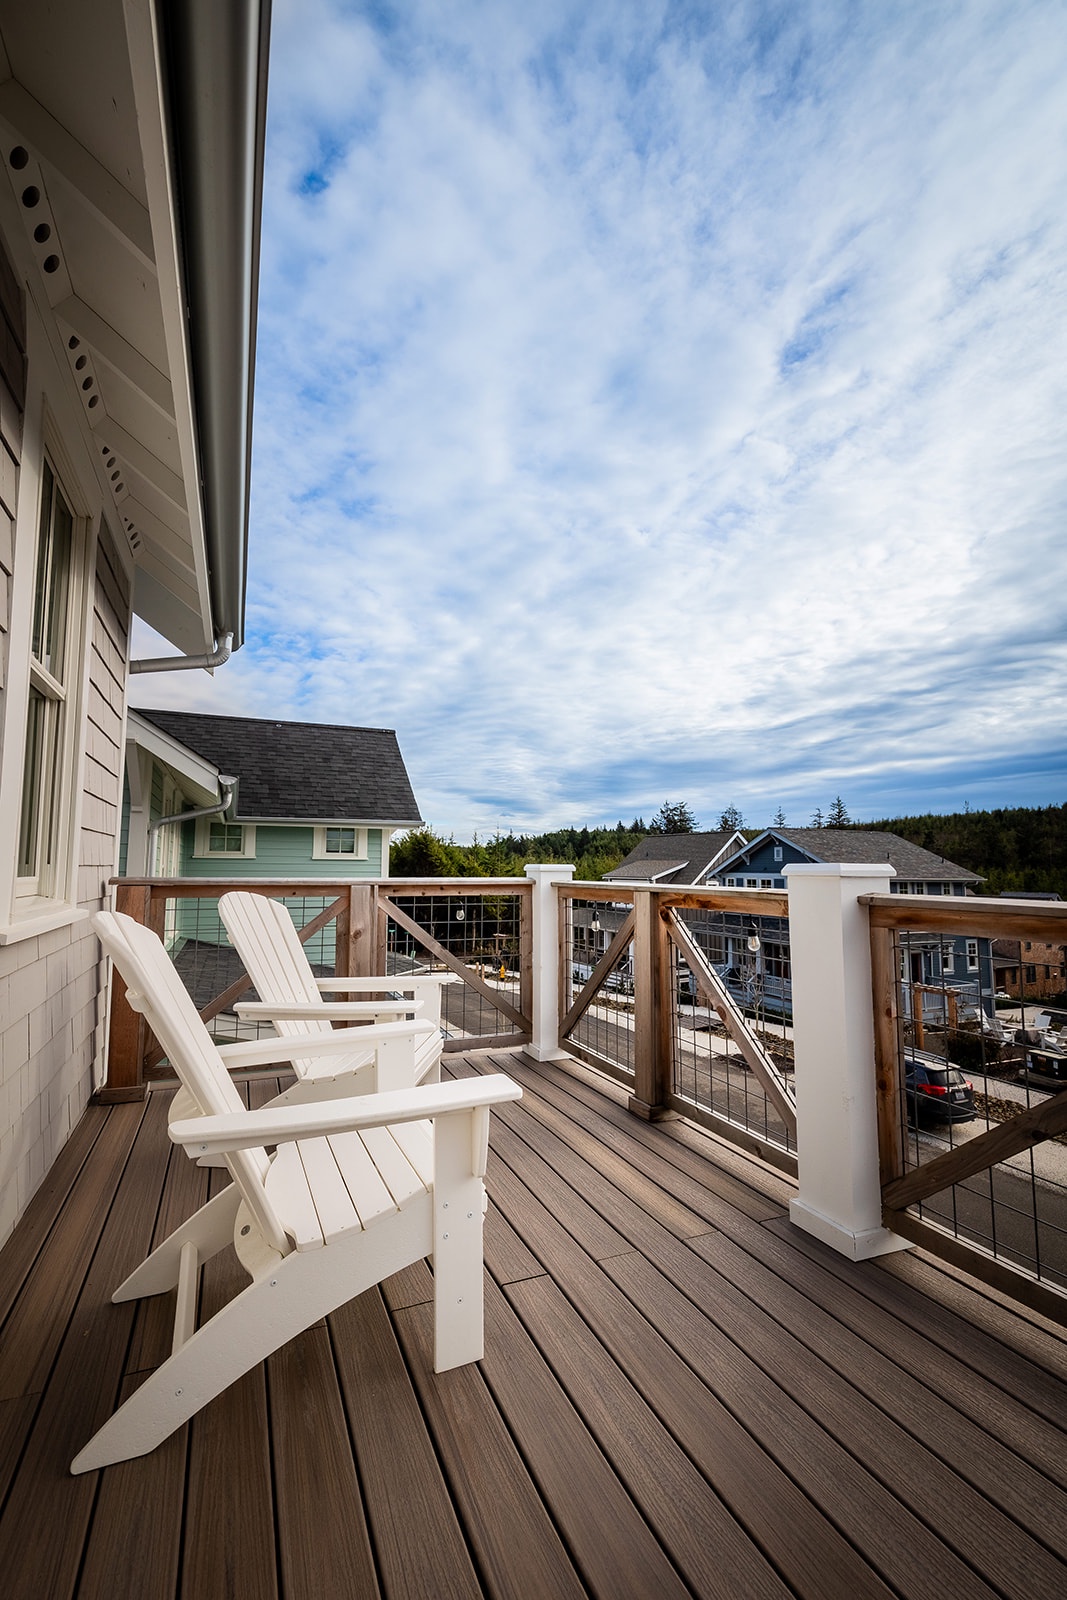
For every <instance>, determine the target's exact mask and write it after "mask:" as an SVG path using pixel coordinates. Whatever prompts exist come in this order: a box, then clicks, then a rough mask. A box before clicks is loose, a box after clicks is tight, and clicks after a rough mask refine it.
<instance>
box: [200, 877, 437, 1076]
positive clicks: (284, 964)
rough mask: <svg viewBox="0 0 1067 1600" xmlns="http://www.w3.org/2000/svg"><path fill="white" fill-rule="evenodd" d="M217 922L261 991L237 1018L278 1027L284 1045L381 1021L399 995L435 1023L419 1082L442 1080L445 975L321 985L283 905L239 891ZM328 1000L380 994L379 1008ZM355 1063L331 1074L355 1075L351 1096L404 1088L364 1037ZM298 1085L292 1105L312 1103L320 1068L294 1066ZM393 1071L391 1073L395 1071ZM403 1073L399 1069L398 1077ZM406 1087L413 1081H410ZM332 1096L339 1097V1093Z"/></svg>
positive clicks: (358, 1036) (419, 1060)
mask: <svg viewBox="0 0 1067 1600" xmlns="http://www.w3.org/2000/svg"><path fill="white" fill-rule="evenodd" d="M219 916H220V917H221V919H222V922H223V926H224V927H225V929H226V932H227V933H228V934H229V936H230V942H231V944H232V945H233V947H234V949H235V950H236V951H237V953H238V955H239V956H240V958H241V962H242V964H243V966H244V969H245V971H246V972H247V973H248V976H249V977H250V978H251V979H252V982H253V983H254V984H255V986H256V992H257V994H258V995H259V1000H258V1001H243V1002H241V1003H240V1004H239V1005H237V1006H236V1007H235V1009H236V1011H237V1014H238V1015H239V1016H241V1017H246V1018H248V1019H250V1020H252V1019H254V1020H257V1021H258V1020H260V1019H265V1020H267V1021H270V1022H272V1023H273V1024H274V1027H275V1029H276V1031H277V1033H278V1034H279V1035H280V1036H281V1037H283V1038H291V1037H296V1036H297V1035H299V1034H301V1033H303V1034H306V1035H310V1036H311V1037H313V1038H318V1037H320V1036H321V1035H323V1034H326V1035H329V1034H330V1033H331V1032H332V1031H333V1029H332V1024H333V1023H334V1022H350V1021H353V1020H356V1021H365V1020H366V1018H367V1016H368V1015H369V1014H373V1015H375V1017H376V1018H377V1019H378V1020H381V1019H382V1017H384V1016H385V1015H386V1014H388V1013H389V1012H390V1011H392V1010H393V1008H398V1007H399V1008H402V1007H403V1006H404V1002H403V1001H397V1000H394V999H388V998H385V999H383V998H381V997H383V996H392V995H395V994H397V993H402V994H404V995H410V996H411V999H410V1000H409V1001H408V1002H407V1007H406V1009H407V1010H408V1011H409V1012H412V1011H416V1010H417V1011H418V1012H419V1016H420V1020H423V1021H426V1022H429V1023H430V1024H431V1025H432V1028H433V1032H431V1033H426V1034H424V1035H422V1037H420V1038H418V1039H417V1040H416V1042H415V1064H414V1074H415V1075H414V1082H416V1083H424V1082H427V1081H433V1082H436V1081H437V1080H438V1079H439V1078H440V1076H441V987H442V985H443V984H445V983H447V982H449V981H450V980H449V977H448V975H447V974H444V973H403V974H396V975H392V976H389V977H384V978H383V977H370V978H316V976H315V974H314V972H313V971H312V970H311V964H310V962H309V961H308V958H307V953H306V951H305V950H304V947H303V945H302V944H301V943H300V940H299V938H298V937H297V931H296V928H295V926H294V924H293V919H292V917H291V916H290V915H289V913H288V911H287V910H286V909H285V907H284V905H282V904H281V903H280V902H279V901H277V900H271V899H268V897H267V896H266V895H262V894H250V893H248V892H247V891H240V890H235V891H233V892H232V893H230V894H224V895H223V896H222V899H221V900H220V901H219ZM325 994H346V995H356V994H364V995H369V994H375V995H377V996H379V998H378V999H377V1000H374V1001H370V1000H343V1001H326V1000H325V999H324V998H323V996H324V995H325ZM348 1039H349V1045H350V1047H351V1052H352V1059H351V1062H350V1063H348V1065H347V1067H343V1066H342V1065H341V1064H340V1063H338V1064H336V1065H334V1066H333V1067H332V1068H331V1069H330V1071H331V1074H332V1076H334V1077H335V1078H336V1076H337V1075H338V1073H340V1072H343V1071H346V1070H347V1071H349V1072H351V1073H352V1074H353V1075H354V1081H353V1084H352V1089H351V1092H352V1093H355V1094H364V1093H368V1092H373V1091H374V1090H377V1089H383V1088H401V1087H405V1085H404V1084H402V1083H400V1082H399V1081H397V1079H396V1076H395V1072H394V1074H393V1076H392V1077H391V1078H390V1080H389V1081H388V1082H386V1081H385V1080H384V1078H383V1073H382V1068H381V1067H380V1066H375V1065H374V1064H372V1063H371V1061H370V1051H369V1048H368V1046H369V1044H370V1039H369V1037H368V1036H365V1035H364V1033H363V1030H362V1029H361V1030H359V1032H355V1033H354V1032H353V1031H352V1030H348ZM294 1067H295V1070H296V1072H297V1074H298V1078H299V1079H301V1080H303V1083H298V1084H297V1085H295V1086H294V1088H293V1089H291V1090H289V1091H288V1098H289V1099H290V1101H300V1100H304V1099H307V1098H309V1094H310V1093H313V1092H314V1077H315V1075H316V1073H317V1072H318V1071H320V1070H321V1069H320V1068H317V1067H315V1066H311V1067H308V1066H306V1065H305V1063H303V1062H302V1061H297V1062H295V1063H294ZM391 1070H393V1069H391ZM402 1070H404V1069H403V1068H402V1067H401V1066H398V1067H397V1068H396V1069H395V1071H402ZM407 1081H408V1082H410V1081H412V1080H411V1079H410V1078H409V1079H408V1080H407ZM332 1092H333V1093H337V1092H339V1091H338V1090H337V1089H334V1090H333V1091H332Z"/></svg>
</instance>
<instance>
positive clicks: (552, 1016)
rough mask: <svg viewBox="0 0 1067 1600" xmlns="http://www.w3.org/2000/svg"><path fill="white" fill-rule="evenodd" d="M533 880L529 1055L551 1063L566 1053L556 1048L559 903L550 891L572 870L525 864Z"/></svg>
mask: <svg viewBox="0 0 1067 1600" xmlns="http://www.w3.org/2000/svg"><path fill="white" fill-rule="evenodd" d="M526 876H527V877H528V878H532V879H533V886H534V887H533V1033H532V1035H531V1038H530V1054H531V1055H532V1056H533V1057H534V1059H535V1060H537V1061H553V1060H556V1059H558V1058H559V1057H560V1056H565V1055H566V1054H567V1052H566V1051H565V1050H561V1049H560V1047H559V968H560V952H559V902H558V900H557V898H556V892H555V889H554V888H553V885H554V884H557V883H570V882H571V880H572V879H573V877H574V868H573V867H560V866H545V865H540V866H535V865H530V864H529V863H528V864H527V867H526Z"/></svg>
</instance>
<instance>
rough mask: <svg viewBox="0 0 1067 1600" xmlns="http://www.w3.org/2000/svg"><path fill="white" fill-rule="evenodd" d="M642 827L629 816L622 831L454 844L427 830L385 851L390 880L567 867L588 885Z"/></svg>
mask: <svg viewBox="0 0 1067 1600" xmlns="http://www.w3.org/2000/svg"><path fill="white" fill-rule="evenodd" d="M648 831H649V830H648V828H647V827H646V825H645V823H644V822H643V821H642V819H641V818H640V817H635V818H634V821H633V823H632V824H631V826H630V827H629V828H627V827H626V826H625V825H624V824H623V823H621V822H619V823H617V824H616V825H615V827H614V828H559V829H557V830H556V831H555V832H554V833H536V834H512V833H509V834H498V835H497V836H496V837H495V838H493V839H490V840H488V841H486V843H484V844H481V843H479V842H478V840H477V839H476V840H475V842H474V844H454V843H453V842H452V840H451V839H442V838H441V837H440V836H439V835H438V834H436V833H434V831H433V829H432V828H419V829H417V830H416V831H415V832H414V833H409V834H407V835H406V837H405V838H403V839H398V840H397V841H396V843H395V844H394V845H393V847H392V849H391V850H390V852H389V871H390V873H391V874H392V876H393V877H394V878H521V877H522V875H523V873H524V872H525V870H526V863H527V862H528V861H562V862H573V863H574V866H575V874H574V875H575V877H576V878H578V879H579V880H581V881H582V882H586V883H589V882H592V881H594V880H595V879H597V878H600V877H603V875H604V873H605V872H610V871H611V869H612V867H617V866H618V864H619V862H620V861H621V860H622V859H623V857H624V856H628V855H629V853H630V851H631V850H632V849H633V847H634V845H635V844H637V843H638V841H639V840H641V839H643V838H644V836H645V834H646V833H647V832H648Z"/></svg>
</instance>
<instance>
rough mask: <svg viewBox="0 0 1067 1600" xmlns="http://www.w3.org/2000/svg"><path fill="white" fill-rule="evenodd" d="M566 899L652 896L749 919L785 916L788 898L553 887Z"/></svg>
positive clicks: (634, 887) (679, 889)
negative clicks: (739, 912)
mask: <svg viewBox="0 0 1067 1600" xmlns="http://www.w3.org/2000/svg"><path fill="white" fill-rule="evenodd" d="M553 888H554V889H555V891H556V893H557V895H559V896H560V897H561V898H564V899H567V900H602V901H608V902H611V903H614V904H616V905H630V904H631V903H632V901H633V897H634V895H635V894H644V893H649V894H654V895H656V897H657V898H658V899H660V900H662V901H663V903H664V904H665V905H669V906H674V907H676V908H681V909H682V910H698V909H699V908H700V907H702V906H703V907H707V908H708V909H709V910H712V911H741V912H744V913H747V914H749V915H752V916H761V917H788V915H789V895H788V894H787V892H786V891H785V890H784V889H724V888H722V887H720V886H719V885H716V886H715V887H714V888H713V887H711V886H708V887H706V888H705V887H703V886H699V885H698V886H696V887H694V886H693V885H692V884H687V883H603V882H599V883H575V882H574V881H573V880H572V881H570V882H567V883H556V884H553Z"/></svg>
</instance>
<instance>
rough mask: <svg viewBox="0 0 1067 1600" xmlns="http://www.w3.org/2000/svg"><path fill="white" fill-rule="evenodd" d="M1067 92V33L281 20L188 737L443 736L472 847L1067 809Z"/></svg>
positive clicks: (428, 15) (804, 21) (293, 6)
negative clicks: (487, 833) (589, 830)
mask: <svg viewBox="0 0 1067 1600" xmlns="http://www.w3.org/2000/svg"><path fill="white" fill-rule="evenodd" d="M1065 68H1067V33H1065V31H1064V29H1063V27H1062V14H1061V13H1060V12H1059V8H1058V7H1055V6H1049V5H1048V4H1047V3H1042V0H1038V3H1034V4H1030V5H1027V4H1025V3H1020V0H1011V3H1009V0H986V3H975V0H971V3H968V4H967V5H963V6H946V7H935V8H931V7H929V6H927V5H925V4H919V3H915V4H908V3H903V4H897V5H894V6H892V7H856V6H852V5H849V4H846V3H844V0H823V3H819V0H807V3H805V4H803V5H800V6H797V5H786V4H775V3H772V0H752V3H738V4H735V5H733V6H724V7H706V6H703V5H693V6H688V7H687V6H684V5H676V4H668V3H663V4H659V5H656V4H648V3H644V0H642V3H638V0H633V3H631V4H626V3H620V0H611V3H610V4H609V3H607V0H602V3H585V4H582V5H578V4H576V3H575V4H571V3H563V0H555V3H553V4H542V5H540V6H538V7H536V8H534V7H529V6H521V5H519V4H517V3H516V4H514V5H512V4H500V3H499V0H494V3H488V0H486V3H482V4H474V3H471V4H462V3H460V0H453V3H446V4H442V3H439V0H436V3H433V4H431V3H429V0H425V3H417V0H416V3H411V4H406V5H405V6H403V7H395V8H390V7H388V6H383V5H372V4H366V5H359V4H357V5H351V4H342V3H340V0H338V3H334V4H331V3H329V0H301V3H300V4H297V3H296V0H288V3H286V0H281V3H279V0H276V3H275V37H274V45H273V53H272V85H271V93H272V107H271V124H270V141H269V152H268V173H267V202H266V227H265V239H264V262H263V307H262V314H261V340H260V358H259V372H258V392H257V433H256V460H255V489H254V513H253V532H252V546H251V560H250V570H251V582H250V588H249V622H250V627H249V643H248V645H247V646H246V648H245V649H244V650H243V651H242V652H241V653H240V654H239V656H238V657H237V658H235V661H234V663H233V664H232V665H231V666H230V667H228V668H227V669H226V670H225V672H224V673H222V674H220V675H219V676H218V677H217V678H216V680H215V682H214V684H213V685H211V686H207V685H204V684H200V685H197V686H190V685H188V684H187V683H186V684H183V685H182V687H181V691H180V694H181V697H182V699H183V700H184V701H185V703H189V700H190V699H196V698H197V697H199V703H200V704H202V705H203V706H204V707H205V708H210V707H214V708H216V709H226V710H232V711H241V710H243V711H246V712H248V713H249V714H252V715H255V714H258V713H260V712H270V713H279V712H283V713H286V714H288V715H291V716H294V717H306V718H308V719H311V720H323V721H331V720H332V721H350V722H364V723H370V724H385V725H389V726H395V727H396V728H397V729H398V731H399V734H400V738H401V744H402V748H403V749H404V752H405V755H406V758H407V761H408V765H409V768H410V770H411V773H412V777H413V781H414V784H415V789H416V793H417V795H418V796H419V799H420V802H421V804H422V808H423V811H424V813H425V814H426V815H427V816H428V817H430V818H431V819H433V820H434V821H435V822H437V823H439V824H441V825H443V826H445V827H446V828H454V829H455V830H456V832H457V834H460V835H462V834H468V833H469V832H470V831H471V830H472V829H474V828H478V829H479V830H482V831H484V830H486V829H491V828H492V827H494V826H497V825H503V826H505V827H506V826H509V825H515V826H517V827H522V826H526V825H532V824H537V823H541V822H551V821H556V822H560V821H581V820H583V819H589V820H592V819H593V818H594V817H605V818H610V819H612V820H614V818H615V817H616V816H625V817H627V818H628V817H629V816H630V815H632V814H633V812H634V811H635V810H640V811H644V812H645V813H646V814H648V813H649V812H651V811H652V810H654V809H655V807H656V805H657V804H658V803H659V801H660V800H662V799H663V798H664V797H665V796H667V795H670V796H672V797H673V796H678V797H682V796H683V795H684V797H685V798H687V799H688V800H689V801H690V803H691V804H692V805H693V806H694V809H695V810H696V811H697V814H698V816H700V817H701V818H702V819H703V820H705V821H710V820H712V819H713V816H714V814H716V813H717V811H718V810H719V809H721V807H722V806H723V805H724V804H725V803H726V802H727V801H734V802H736V803H737V804H739V805H741V806H742V808H743V809H744V810H745V812H746V814H747V815H749V816H750V817H751V818H752V819H753V820H756V821H763V820H766V818H768V817H769V815H770V813H771V812H772V811H773V810H774V809H775V807H776V806H777V805H778V804H779V803H782V804H783V805H784V806H785V808H786V810H787V812H789V813H790V814H791V815H792V816H793V817H794V819H795V820H800V818H801V817H802V816H803V815H804V814H805V813H806V812H807V811H810V809H811V808H812V806H813V805H814V804H815V803H818V802H821V803H823V804H824V805H825V803H826V801H827V799H828V798H830V797H832V795H833V794H834V793H836V792H838V791H840V792H841V793H843V794H844V795H845V796H846V798H847V799H848V800H849V802H850V804H851V805H852V808H853V810H854V812H855V811H860V812H865V813H866V814H869V815H879V814H885V813H886V812H887V811H889V810H892V809H895V808H897V807H899V806H901V805H906V806H908V807H923V808H925V807H926V806H928V805H933V806H941V807H947V806H951V805H955V804H957V803H958V804H962V802H963V800H964V799H967V800H969V801H970V802H971V803H972V804H982V803H984V802H985V801H987V800H988V801H989V802H990V803H993V802H994V801H995V802H997V803H1005V802H1009V801H1011V800H1013V799H1015V800H1018V801H1020V802H1030V803H1045V802H1049V801H1052V800H1059V799H1061V798H1062V774H1063V762H1062V751H1063V747H1064V738H1063V735H1064V713H1063V695H1062V692H1061V688H1062V684H1063V681H1064V667H1065V664H1067V663H1065V652H1064V635H1065V629H1064V625H1063V623H1064V605H1063V589H1064V585H1063V577H1064V565H1065V563H1064V556H1063V553H1062V552H1063V543H1064V541H1063V526H1064V513H1065V510H1067V453H1065V450H1064V444H1065V438H1064V432H1065V423H1064V419H1065V417H1067V405H1065V398H1067V396H1065V392H1064V391H1065V387H1067V380H1065V374H1067V359H1065V358H1067V315H1065V313H1067V237H1065V220H1064V219H1065V217H1067V181H1065V179H1067V158H1065V154H1064V152H1065V151H1067V137H1065V136H1067V126H1065V124H1067V98H1065V97H1064V95H1063V93H1062V83H1063V81H1064V75H1065ZM175 683H176V680H159V681H158V683H156V684H153V685H152V686H151V689H150V691H149V693H150V694H151V695H152V697H153V698H155V700H156V702H157V703H163V702H165V701H170V702H171V703H174V702H175V700H176V698H177V696H176V694H175ZM145 698H147V696H145Z"/></svg>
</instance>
